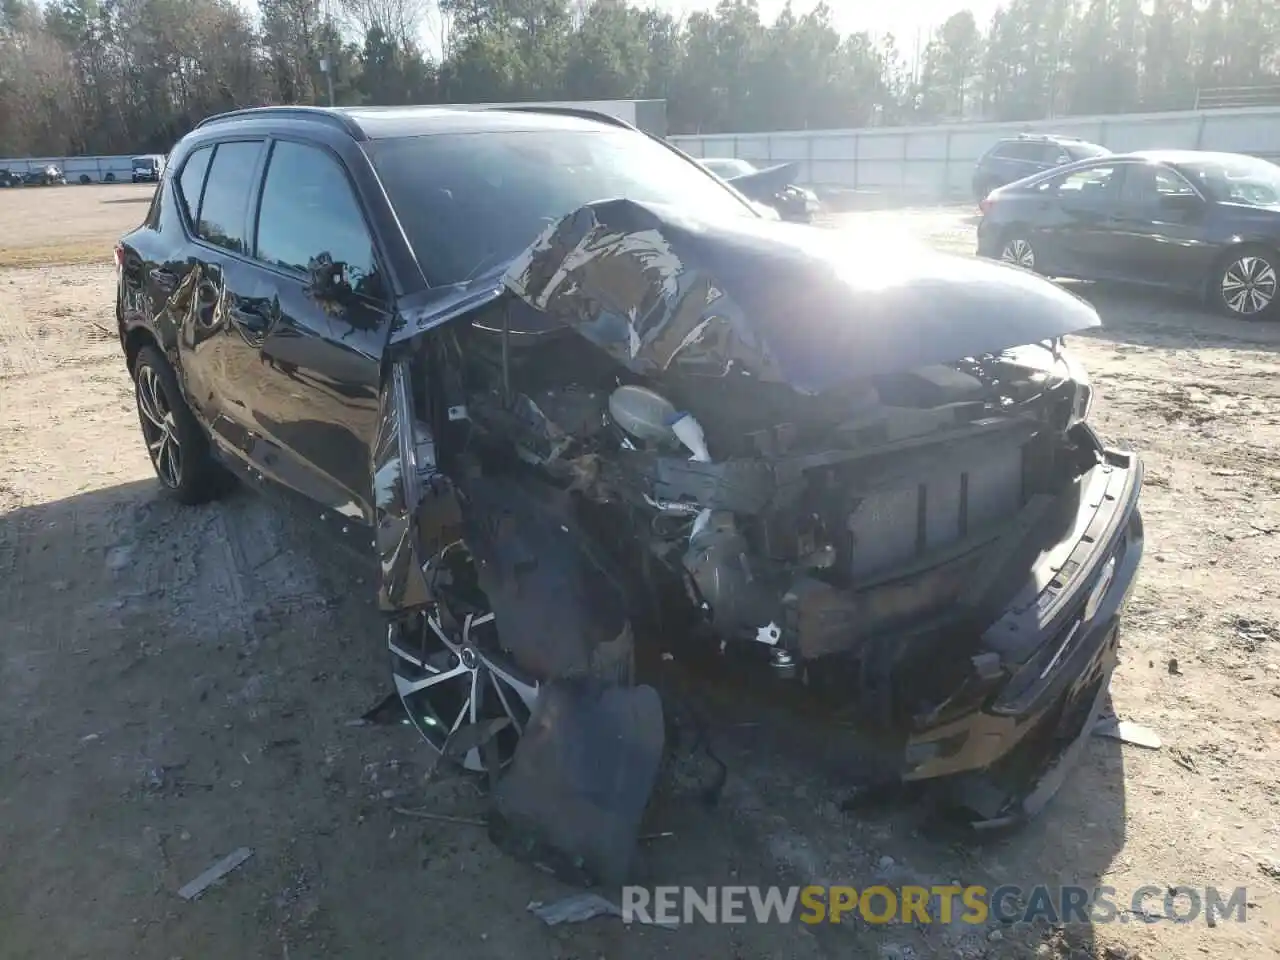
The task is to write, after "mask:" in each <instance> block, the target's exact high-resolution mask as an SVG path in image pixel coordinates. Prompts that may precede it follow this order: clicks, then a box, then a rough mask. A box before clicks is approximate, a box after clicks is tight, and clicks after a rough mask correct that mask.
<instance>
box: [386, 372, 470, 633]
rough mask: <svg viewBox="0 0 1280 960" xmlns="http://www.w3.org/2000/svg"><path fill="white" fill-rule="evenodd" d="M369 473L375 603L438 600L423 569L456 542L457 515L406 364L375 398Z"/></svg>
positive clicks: (400, 605)
mask: <svg viewBox="0 0 1280 960" xmlns="http://www.w3.org/2000/svg"><path fill="white" fill-rule="evenodd" d="M372 468H373V498H374V517H375V544H376V549H377V554H378V563H379V567H380V569H381V580H380V584H379V589H378V603H379V606H380V607H381V608H382V609H383V610H385V611H404V610H413V609H416V608H419V607H423V606H426V605H427V604H429V603H431V602H433V601H434V599H435V597H434V595H433V593H432V590H431V585H430V581H429V574H430V570H429V568H428V569H424V566H425V565H426V564H428V563H429V562H430V561H431V560H433V559H434V558H435V557H436V556H437V555H438V554H439V553H440V552H441V551H442V550H443V549H444V547H446V546H447V545H448V544H450V543H452V542H454V541H456V540H458V539H461V536H462V514H461V509H460V507H459V504H458V500H457V495H456V491H455V490H454V487H453V483H452V482H451V481H450V480H449V478H448V477H446V476H445V475H444V474H443V473H441V472H440V471H439V470H438V469H437V465H436V460H435V444H434V441H433V438H432V437H431V436H430V435H429V432H428V430H427V428H426V426H425V425H424V424H421V423H420V422H417V421H415V419H414V416H413V402H412V394H411V391H410V382H409V370H408V365H407V363H406V362H405V361H400V362H397V363H395V364H394V365H393V366H392V368H391V374H390V376H389V377H388V380H387V383H386V385H385V386H384V388H383V390H382V393H381V395H380V397H379V400H378V432H377V439H376V440H375V442H374V445H373V464H372Z"/></svg>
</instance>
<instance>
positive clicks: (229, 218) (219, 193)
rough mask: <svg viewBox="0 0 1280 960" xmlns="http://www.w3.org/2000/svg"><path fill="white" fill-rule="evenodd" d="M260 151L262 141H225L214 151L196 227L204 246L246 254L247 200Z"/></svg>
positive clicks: (252, 186)
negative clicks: (211, 245)
mask: <svg viewBox="0 0 1280 960" xmlns="http://www.w3.org/2000/svg"><path fill="white" fill-rule="evenodd" d="M262 150H263V142H262V141H261V140H233V141H228V142H227V143H220V144H218V146H217V149H215V150H214V153H213V164H212V165H211V166H210V168H209V176H208V178H207V179H206V180H205V185H204V197H203V199H202V200H201V202H200V218H199V221H198V223H197V226H196V232H197V233H198V234H199V235H200V239H202V240H204V241H205V242H206V243H212V244H213V245H214V246H218V247H223V248H225V249H227V250H232V251H234V252H236V253H246V252H248V249H249V238H248V236H247V232H248V231H247V224H248V221H249V218H248V212H249V197H250V196H251V195H252V194H253V188H254V185H255V177H256V174H257V171H258V160H259V158H260V157H261V156H262Z"/></svg>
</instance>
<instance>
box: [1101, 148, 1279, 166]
mask: <svg viewBox="0 0 1280 960" xmlns="http://www.w3.org/2000/svg"><path fill="white" fill-rule="evenodd" d="M1120 158H1121V159H1124V158H1131V159H1135V160H1150V161H1152V162H1154V163H1172V164H1174V165H1177V164H1179V163H1195V162H1196V161H1197V160H1208V161H1211V162H1212V161H1215V160H1216V161H1219V162H1224V161H1225V162H1230V161H1232V160H1253V159H1255V158H1254V157H1251V156H1249V155H1248V154H1246V153H1227V152H1225V151H1214V150H1136V151H1134V152H1133V153H1126V154H1122V155H1121V157H1120ZM1113 159H1114V158H1113Z"/></svg>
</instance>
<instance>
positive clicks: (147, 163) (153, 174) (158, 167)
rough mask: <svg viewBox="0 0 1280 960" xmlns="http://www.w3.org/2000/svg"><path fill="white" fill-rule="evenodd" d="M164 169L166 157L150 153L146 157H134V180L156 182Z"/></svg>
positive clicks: (137, 181) (136, 181) (135, 181)
mask: <svg viewBox="0 0 1280 960" xmlns="http://www.w3.org/2000/svg"><path fill="white" fill-rule="evenodd" d="M163 171H164V157H161V156H158V155H156V154H149V155H147V156H145V157H134V158H133V174H132V177H133V182H134V183H156V182H158V181H159V180H160V174H161V173H162V172H163Z"/></svg>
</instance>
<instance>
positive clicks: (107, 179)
mask: <svg viewBox="0 0 1280 960" xmlns="http://www.w3.org/2000/svg"><path fill="white" fill-rule="evenodd" d="M102 179H103V181H104V182H105V183H115V182H116V175H115V174H114V173H108V174H107V175H106V176H105V177H103V178H102Z"/></svg>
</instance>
